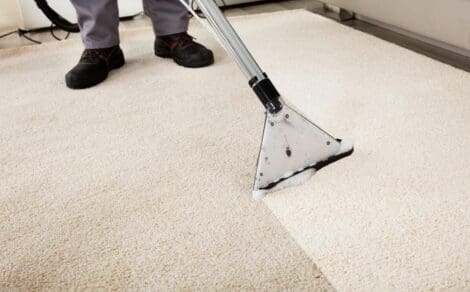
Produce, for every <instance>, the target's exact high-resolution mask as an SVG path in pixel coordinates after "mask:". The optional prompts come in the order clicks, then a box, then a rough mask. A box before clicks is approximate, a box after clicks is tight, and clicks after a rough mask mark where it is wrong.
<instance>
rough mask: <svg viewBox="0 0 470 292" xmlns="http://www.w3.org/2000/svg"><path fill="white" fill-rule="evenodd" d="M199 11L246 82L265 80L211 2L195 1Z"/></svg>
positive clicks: (225, 20) (210, 0)
mask: <svg viewBox="0 0 470 292" xmlns="http://www.w3.org/2000/svg"><path fill="white" fill-rule="evenodd" d="M195 1H196V4H197V6H198V7H199V9H200V10H201V11H202V13H204V15H205V17H206V19H207V21H208V22H209V24H210V25H211V27H212V28H213V30H214V32H215V33H216V34H217V36H218V37H219V39H220V40H221V41H222V42H223V43H224V44H225V46H226V49H227V50H229V53H230V54H231V55H232V56H233V57H234V59H235V61H236V62H237V64H238V66H239V67H240V69H241V70H242V71H243V73H244V74H245V76H246V77H247V78H248V80H252V79H253V78H254V77H256V80H257V82H259V81H261V80H263V79H266V77H265V76H264V74H263V70H261V68H260V66H259V65H258V64H257V63H256V61H255V59H254V58H253V56H252V55H251V53H250V52H249V51H248V49H247V48H246V46H245V45H244V44H243V42H242V40H241V39H240V37H239V36H238V34H237V33H236V32H235V30H234V29H233V27H232V25H231V24H230V22H228V20H227V18H225V15H224V14H223V13H222V11H220V9H219V7H218V6H217V4H216V3H215V2H214V1H213V0H195Z"/></svg>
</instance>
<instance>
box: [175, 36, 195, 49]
mask: <svg viewBox="0 0 470 292" xmlns="http://www.w3.org/2000/svg"><path fill="white" fill-rule="evenodd" d="M194 39H195V38H194V37H193V36H191V35H189V34H187V33H183V34H181V35H180V36H179V38H178V44H179V46H180V47H181V48H183V49H185V48H186V47H189V46H191V45H194Z"/></svg>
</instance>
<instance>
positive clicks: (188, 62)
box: [155, 32, 214, 68]
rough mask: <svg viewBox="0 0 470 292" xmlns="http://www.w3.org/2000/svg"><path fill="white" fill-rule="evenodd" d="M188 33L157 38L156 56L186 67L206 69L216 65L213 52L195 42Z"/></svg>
mask: <svg viewBox="0 0 470 292" xmlns="http://www.w3.org/2000/svg"><path fill="white" fill-rule="evenodd" d="M193 39H194V38H193V37H192V36H190V35H188V34H187V33H186V32H182V33H177V34H171V35H165V36H157V38H156V40H155V55H157V56H159V57H163V58H172V59H173V60H174V61H175V62H176V63H177V64H178V65H181V66H184V67H191V68H197V67H205V66H209V65H211V64H212V63H214V55H213V54H212V52H211V50H209V49H207V48H205V47H204V46H203V45H201V44H198V43H196V42H195V41H193Z"/></svg>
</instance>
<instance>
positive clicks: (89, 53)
mask: <svg viewBox="0 0 470 292" xmlns="http://www.w3.org/2000/svg"><path fill="white" fill-rule="evenodd" d="M96 59H103V60H106V53H105V52H104V51H103V50H84V51H83V53H82V60H83V61H95V60H96Z"/></svg>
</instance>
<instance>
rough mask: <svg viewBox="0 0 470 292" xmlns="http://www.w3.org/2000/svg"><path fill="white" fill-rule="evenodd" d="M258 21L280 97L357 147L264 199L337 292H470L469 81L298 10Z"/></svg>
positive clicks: (259, 52) (257, 47) (252, 39)
mask: <svg viewBox="0 0 470 292" xmlns="http://www.w3.org/2000/svg"><path fill="white" fill-rule="evenodd" d="M268 19H271V20H273V21H269V20H268ZM274 20H275V21H274ZM260 23H262V24H260V25H261V26H260V27H258V29H259V31H271V30H273V31H276V32H277V33H276V34H267V35H265V34H261V33H258V32H249V31H250V30H249V28H248V27H245V25H246V26H248V25H250V22H248V21H244V22H243V23H242V24H243V27H242V29H241V30H242V32H243V34H244V36H246V37H247V39H248V40H249V43H248V44H249V46H250V47H252V48H253V51H254V53H255V55H256V56H259V57H260V63H261V64H264V65H266V70H267V72H268V73H270V75H271V76H272V79H273V81H274V82H275V84H279V90H280V92H281V93H283V94H284V95H285V96H286V97H287V98H288V99H289V100H290V101H291V102H292V103H294V104H295V105H297V106H298V107H300V108H301V109H302V110H303V111H304V112H305V113H306V114H307V116H308V117H310V118H311V119H312V120H313V121H315V122H316V123H318V124H319V125H320V126H322V127H324V128H325V129H326V130H328V131H331V133H332V134H334V135H337V136H338V137H340V138H341V137H344V138H349V139H351V140H352V141H354V142H355V152H354V154H353V155H352V156H351V157H348V158H346V159H344V160H341V161H338V162H336V163H335V164H333V165H330V166H328V167H326V168H324V169H322V170H321V171H320V172H318V173H317V175H316V176H314V177H313V178H312V179H311V180H309V181H308V182H307V184H305V185H302V186H301V187H298V188H295V189H288V190H285V191H282V192H280V193H277V194H273V195H272V196H268V197H267V198H266V199H265V201H264V202H265V203H266V204H267V205H268V206H269V207H270V208H271V210H272V211H273V213H274V214H276V215H277V216H278V218H279V219H280V221H281V222H282V223H283V225H284V226H285V227H286V228H287V229H288V230H289V232H290V233H291V234H292V235H293V236H294V238H295V239H296V240H297V241H298V242H299V243H300V244H301V246H302V247H303V248H304V249H305V250H306V252H307V253H308V254H309V255H310V256H311V257H312V259H314V261H315V263H316V264H317V265H318V266H319V267H320V269H321V270H322V272H323V273H324V274H325V276H326V277H327V278H328V279H329V280H330V282H331V283H332V285H333V286H334V287H335V288H337V289H338V290H341V291H390V290H398V291H422V290H443V289H444V290H446V289H451V290H454V291H469V290H470V167H469V166H470V74H469V73H467V72H464V71H462V70H458V69H455V68H453V67H451V66H448V65H445V64H442V63H440V62H437V61H435V60H432V59H429V58H427V57H425V56H422V55H419V54H416V53H414V52H411V51H409V50H406V49H404V48H401V47H398V46H396V45H394V44H391V43H388V42H385V41H383V40H380V39H378V38H376V37H373V36H370V35H367V34H364V33H361V32H358V31H355V30H353V29H350V28H348V27H345V26H342V25H340V24H337V23H335V22H333V21H330V20H327V19H325V18H322V17H319V16H316V15H313V14H309V13H306V12H302V11H298V12H292V13H280V14H276V15H275V17H274V16H271V17H268V16H265V20H264V21H260ZM254 24H255V22H254V21H253V22H251V25H254ZM256 24H257V25H258V22H257V23H256ZM462 29H463V30H465V29H464V28H462ZM466 29H467V32H468V31H469V28H466ZM467 35H468V34H467Z"/></svg>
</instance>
